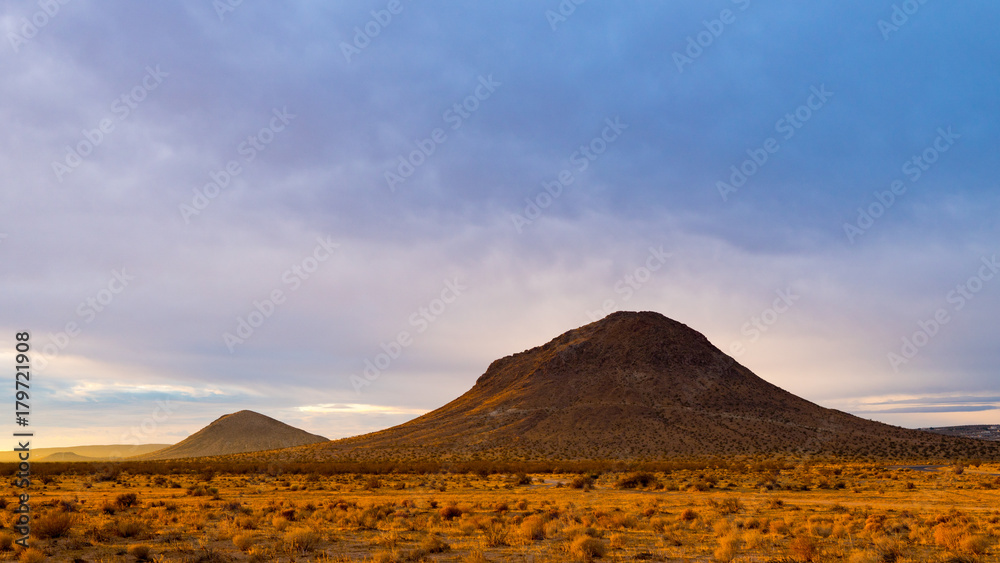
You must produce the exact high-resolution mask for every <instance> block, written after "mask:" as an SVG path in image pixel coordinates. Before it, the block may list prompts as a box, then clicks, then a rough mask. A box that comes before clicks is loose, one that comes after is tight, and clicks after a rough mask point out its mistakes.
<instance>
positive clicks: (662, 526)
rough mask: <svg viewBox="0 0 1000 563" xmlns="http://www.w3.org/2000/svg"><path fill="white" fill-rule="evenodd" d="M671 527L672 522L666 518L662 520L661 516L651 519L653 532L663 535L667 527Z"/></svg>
mask: <svg viewBox="0 0 1000 563" xmlns="http://www.w3.org/2000/svg"><path fill="white" fill-rule="evenodd" d="M669 525H670V522H669V521H668V520H667V519H666V518H661V517H659V516H656V517H653V518H650V519H649V527H650V528H652V529H653V531H654V532H656V533H657V534H662V533H663V532H665V531H667V527H668V526H669Z"/></svg>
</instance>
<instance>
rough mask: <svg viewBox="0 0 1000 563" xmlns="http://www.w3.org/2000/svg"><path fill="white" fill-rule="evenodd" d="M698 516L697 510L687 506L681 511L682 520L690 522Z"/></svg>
mask: <svg viewBox="0 0 1000 563" xmlns="http://www.w3.org/2000/svg"><path fill="white" fill-rule="evenodd" d="M697 517H698V513H697V512H695V511H694V510H692V509H690V508H685V509H684V511H683V512H681V515H680V516H679V518H680V519H681V520H684V521H685V522H690V521H692V520H694V519H695V518H697Z"/></svg>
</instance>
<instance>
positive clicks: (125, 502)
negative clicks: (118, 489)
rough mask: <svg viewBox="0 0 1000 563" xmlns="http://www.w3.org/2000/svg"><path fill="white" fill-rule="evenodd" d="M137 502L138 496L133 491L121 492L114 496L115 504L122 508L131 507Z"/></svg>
mask: <svg viewBox="0 0 1000 563" xmlns="http://www.w3.org/2000/svg"><path fill="white" fill-rule="evenodd" d="M137 504H139V497H138V496H137V495H136V494H135V493H122V494H120V495H118V496H117V497H116V498H115V506H117V507H118V508H121V509H122V510H124V509H126V508H132V507H133V506H136V505H137Z"/></svg>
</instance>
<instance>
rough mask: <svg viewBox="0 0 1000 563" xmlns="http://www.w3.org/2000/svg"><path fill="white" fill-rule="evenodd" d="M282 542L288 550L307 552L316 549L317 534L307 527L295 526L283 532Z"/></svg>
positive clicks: (317, 542)
mask: <svg viewBox="0 0 1000 563" xmlns="http://www.w3.org/2000/svg"><path fill="white" fill-rule="evenodd" d="M284 542H285V547H286V548H288V550H289V551H292V552H298V553H307V552H310V551H312V550H313V549H316V546H317V545H318V544H319V534H317V533H316V532H314V531H312V530H310V529H308V528H296V529H294V530H290V531H289V532H288V533H286V534H285V538H284Z"/></svg>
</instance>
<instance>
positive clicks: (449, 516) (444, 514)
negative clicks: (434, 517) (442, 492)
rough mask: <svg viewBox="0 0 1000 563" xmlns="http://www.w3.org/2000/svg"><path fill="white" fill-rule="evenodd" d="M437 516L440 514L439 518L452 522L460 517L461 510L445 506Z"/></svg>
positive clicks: (453, 506)
mask: <svg viewBox="0 0 1000 563" xmlns="http://www.w3.org/2000/svg"><path fill="white" fill-rule="evenodd" d="M438 514H440V515H441V518H444V519H445V520H453V519H455V518H458V517H459V516H461V515H462V509H461V508H459V507H457V506H455V505H451V506H446V507H444V508H442V509H441V510H440V511H439V512H438Z"/></svg>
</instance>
